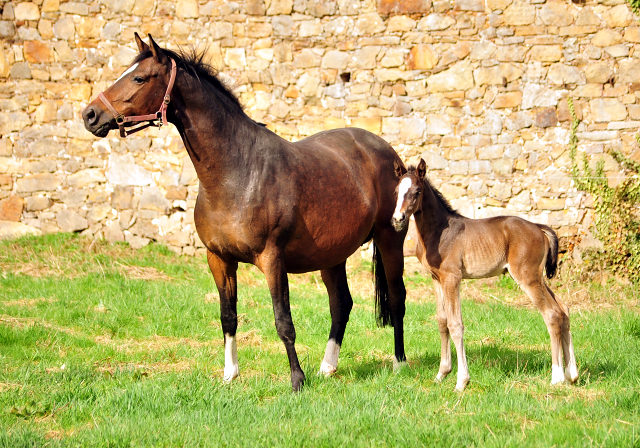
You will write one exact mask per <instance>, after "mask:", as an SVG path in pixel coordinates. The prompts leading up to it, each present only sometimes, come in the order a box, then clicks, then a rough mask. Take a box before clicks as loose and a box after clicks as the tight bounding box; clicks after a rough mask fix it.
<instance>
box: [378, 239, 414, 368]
mask: <svg viewBox="0 0 640 448" xmlns="http://www.w3.org/2000/svg"><path fill="white" fill-rule="evenodd" d="M405 235H406V229H405V231H404V232H400V233H399V232H396V231H395V230H394V229H393V228H392V227H388V228H384V229H382V230H381V231H380V232H379V233H378V234H377V235H376V236H374V241H375V243H376V244H377V246H378V249H379V250H380V255H381V256H382V264H383V266H384V273H385V277H386V278H387V285H388V287H389V309H390V310H391V321H392V322H393V335H394V339H395V359H394V360H393V368H394V370H397V369H398V368H400V367H401V366H402V365H404V364H406V362H407V357H406V355H405V352H404V326H403V325H404V314H405V303H404V302H405V299H406V297H407V291H406V289H405V287H404V282H403V281H402V274H403V272H404V253H403V243H404V237H405Z"/></svg>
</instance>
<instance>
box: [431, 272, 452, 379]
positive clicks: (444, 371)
mask: <svg viewBox="0 0 640 448" xmlns="http://www.w3.org/2000/svg"><path fill="white" fill-rule="evenodd" d="M433 289H434V290H435V293H436V306H437V310H436V318H437V319H438V330H439V331H440V369H438V375H437V376H436V380H437V381H442V380H444V379H445V378H446V377H447V375H449V373H450V372H451V337H450V336H451V335H450V334H449V327H448V326H447V310H446V309H445V302H444V297H443V296H442V286H441V285H440V282H439V281H438V280H436V279H435V278H434V279H433Z"/></svg>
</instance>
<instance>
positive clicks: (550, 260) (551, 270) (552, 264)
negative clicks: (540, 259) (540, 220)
mask: <svg viewBox="0 0 640 448" xmlns="http://www.w3.org/2000/svg"><path fill="white" fill-rule="evenodd" d="M538 227H540V230H542V233H544V236H546V237H547V240H548V241H549V252H548V253H547V264H546V265H545V270H546V271H547V278H553V276H554V275H556V270H557V269H558V235H556V232H555V231H554V230H553V229H552V228H551V227H549V226H545V225H544V224H538Z"/></svg>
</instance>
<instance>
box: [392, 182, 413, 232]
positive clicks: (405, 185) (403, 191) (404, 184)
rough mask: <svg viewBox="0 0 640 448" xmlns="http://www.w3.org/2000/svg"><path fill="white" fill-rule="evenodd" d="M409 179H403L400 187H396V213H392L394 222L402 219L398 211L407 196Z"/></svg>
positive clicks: (409, 186)
mask: <svg viewBox="0 0 640 448" xmlns="http://www.w3.org/2000/svg"><path fill="white" fill-rule="evenodd" d="M411 185H412V184H411V179H410V178H408V177H405V178H404V179H402V181H401V182H400V185H398V203H397V204H396V211H395V212H394V213H393V218H394V219H395V220H398V221H399V220H401V219H402V215H401V214H400V209H401V208H402V203H403V202H404V197H405V195H406V194H407V191H409V188H411Z"/></svg>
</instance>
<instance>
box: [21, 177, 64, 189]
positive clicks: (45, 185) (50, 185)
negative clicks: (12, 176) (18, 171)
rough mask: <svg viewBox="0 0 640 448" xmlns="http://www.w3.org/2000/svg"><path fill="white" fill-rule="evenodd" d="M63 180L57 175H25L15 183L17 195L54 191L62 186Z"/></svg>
mask: <svg viewBox="0 0 640 448" xmlns="http://www.w3.org/2000/svg"><path fill="white" fill-rule="evenodd" d="M62 181H63V178H62V176H60V175H57V174H49V173H42V174H26V175H25V176H24V177H22V178H19V179H18V180H17V181H16V184H17V188H16V191H17V192H18V193H35V192H37V191H54V190H55V189H57V188H58V187H59V186H60V185H62Z"/></svg>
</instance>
